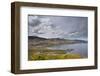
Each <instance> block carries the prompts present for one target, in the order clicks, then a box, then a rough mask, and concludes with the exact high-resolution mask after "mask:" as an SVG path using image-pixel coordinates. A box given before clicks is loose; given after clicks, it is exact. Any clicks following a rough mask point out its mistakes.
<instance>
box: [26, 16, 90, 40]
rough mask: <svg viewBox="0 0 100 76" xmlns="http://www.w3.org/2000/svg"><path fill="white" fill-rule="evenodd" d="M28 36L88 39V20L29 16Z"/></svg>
mask: <svg viewBox="0 0 100 76" xmlns="http://www.w3.org/2000/svg"><path fill="white" fill-rule="evenodd" d="M28 35H29V36H39V37H44V38H85V39H86V38H87V36H88V18H87V17H74V16H43V15H29V16H28Z"/></svg>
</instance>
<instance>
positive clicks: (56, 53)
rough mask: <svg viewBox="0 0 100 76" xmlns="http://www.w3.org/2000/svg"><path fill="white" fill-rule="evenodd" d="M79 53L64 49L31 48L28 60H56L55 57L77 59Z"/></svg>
mask: <svg viewBox="0 0 100 76" xmlns="http://www.w3.org/2000/svg"><path fill="white" fill-rule="evenodd" d="M77 58H81V56H80V55H79V54H71V53H66V52H65V51H64V50H51V49H47V48H32V49H29V53H28V60H55V59H77Z"/></svg>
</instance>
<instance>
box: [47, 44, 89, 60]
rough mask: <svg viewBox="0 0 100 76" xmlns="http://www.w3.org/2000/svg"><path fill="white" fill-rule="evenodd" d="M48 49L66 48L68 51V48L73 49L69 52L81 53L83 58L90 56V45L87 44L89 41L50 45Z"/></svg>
mask: <svg viewBox="0 0 100 76" xmlns="http://www.w3.org/2000/svg"><path fill="white" fill-rule="evenodd" d="M48 49H55V50H65V51H66V53H67V52H68V50H66V49H73V50H72V51H71V52H69V53H74V54H80V55H81V56H82V57H83V58H87V57H88V45H87V43H76V44H62V45H56V46H52V47H48Z"/></svg>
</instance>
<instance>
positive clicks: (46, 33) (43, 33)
mask: <svg viewBox="0 0 100 76" xmlns="http://www.w3.org/2000/svg"><path fill="white" fill-rule="evenodd" d="M28 30H29V36H39V37H46V38H53V37H54V38H57V37H61V36H62V35H64V34H67V33H65V32H64V31H62V30H61V29H60V27H57V26H54V24H53V23H52V21H51V19H50V18H46V17H44V18H43V17H42V18H41V17H39V16H30V17H29V29H28Z"/></svg>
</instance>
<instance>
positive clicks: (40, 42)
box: [28, 36, 87, 47]
mask: <svg viewBox="0 0 100 76" xmlns="http://www.w3.org/2000/svg"><path fill="white" fill-rule="evenodd" d="M75 43H87V41H85V40H70V39H61V38H42V37H37V36H28V46H29V47H33V46H34V47H47V46H53V45H60V44H75Z"/></svg>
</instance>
